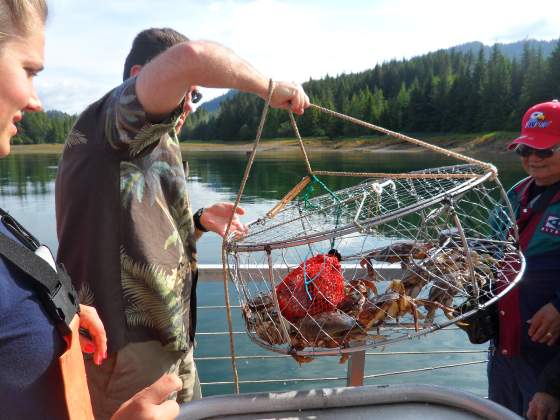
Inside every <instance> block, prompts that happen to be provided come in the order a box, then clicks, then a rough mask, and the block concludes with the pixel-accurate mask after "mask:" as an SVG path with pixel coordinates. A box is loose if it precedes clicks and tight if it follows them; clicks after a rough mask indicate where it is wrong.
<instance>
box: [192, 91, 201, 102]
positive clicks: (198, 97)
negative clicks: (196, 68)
mask: <svg viewBox="0 0 560 420" xmlns="http://www.w3.org/2000/svg"><path fill="white" fill-rule="evenodd" d="M201 99H202V93H200V91H198V90H196V89H194V90H193V91H192V92H191V103H193V104H196V103H198V102H200V100H201Z"/></svg>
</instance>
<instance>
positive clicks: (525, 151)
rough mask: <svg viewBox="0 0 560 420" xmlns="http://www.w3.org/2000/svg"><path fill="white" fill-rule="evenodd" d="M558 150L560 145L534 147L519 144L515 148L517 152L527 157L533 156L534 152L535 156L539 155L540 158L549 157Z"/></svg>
mask: <svg viewBox="0 0 560 420" xmlns="http://www.w3.org/2000/svg"><path fill="white" fill-rule="evenodd" d="M558 150H560V145H558V146H554V147H551V148H550V149H534V148H532V147H529V146H527V145H525V144H519V145H518V146H517V147H516V148H515V153H517V154H518V155H519V156H521V157H525V158H526V157H529V156H531V155H532V154H535V156H537V157H538V158H540V159H547V158H549V157H551V156H552V155H553V154H554V153H555V152H557V151H558Z"/></svg>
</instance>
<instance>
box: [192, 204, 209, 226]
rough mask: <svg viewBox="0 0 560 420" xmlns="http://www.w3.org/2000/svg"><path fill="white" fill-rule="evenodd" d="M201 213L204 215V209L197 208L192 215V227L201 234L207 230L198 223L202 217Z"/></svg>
mask: <svg viewBox="0 0 560 420" xmlns="http://www.w3.org/2000/svg"><path fill="white" fill-rule="evenodd" d="M202 213H204V207H201V208H199V209H198V210H197V211H196V212H195V213H194V214H193V217H192V218H193V222H194V226H195V227H196V228H197V229H198V230H200V231H201V232H208V229H206V228H205V227H204V226H202V223H200V218H201V217H202Z"/></svg>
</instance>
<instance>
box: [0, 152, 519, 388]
mask: <svg viewBox="0 0 560 420" xmlns="http://www.w3.org/2000/svg"><path fill="white" fill-rule="evenodd" d="M185 158H186V159H187V160H188V162H189V180H188V184H189V191H190V195H191V201H192V207H193V208H194V209H197V208H199V207H203V206H205V205H208V204H211V203H214V202H218V201H234V200H235V198H236V196H237V191H238V189H239V185H240V182H241V179H242V177H243V172H244V170H245V166H246V163H247V156H246V154H245V153H244V152H243V153H225V152H219V153H209V152H208V153H207V152H204V153H202V152H196V153H189V154H188V155H186V156H185ZM478 158H479V159H482V160H489V161H491V162H492V163H494V164H495V165H496V166H497V167H498V169H499V173H500V179H501V181H502V183H503V184H504V186H505V187H506V188H508V187H509V186H511V185H512V184H513V183H514V182H515V181H517V180H519V179H520V178H521V177H523V172H522V170H521V168H520V165H519V162H518V160H517V159H515V158H513V157H511V156H509V155H497V154H495V155H492V156H488V157H486V158H485V157H484V156H483V157H480V156H479V157H478ZM310 159H311V163H312V166H313V169H315V170H330V171H356V172H358V171H359V172H403V171H410V170H417V169H424V168H429V167H436V166H443V165H448V164H453V163H456V162H454V161H451V160H446V159H442V158H440V157H438V156H435V155H433V154H418V153H371V152H366V153H360V152H357V151H347V152H322V153H313V152H312V153H310ZM57 163H58V156H57V155H12V156H9V157H8V158H6V159H3V160H2V161H0V206H1V207H2V208H3V209H5V210H7V211H9V212H10V213H11V214H12V215H13V216H14V217H15V218H16V219H18V220H19V221H20V222H21V223H22V224H23V225H24V226H26V227H27V228H28V229H29V230H30V231H31V232H33V233H34V234H35V235H36V236H37V237H38V238H39V239H41V240H42V241H43V242H44V243H46V244H47V245H49V247H50V248H51V249H53V250H54V251H55V250H56V248H57V240H56V232H55V214H54V179H55V176H56V168H57ZM305 174H306V170H305V164H304V162H303V160H302V158H301V155H300V154H299V153H298V152H267V153H262V154H258V155H257V159H256V160H255V163H254V165H253V169H252V173H251V176H250V178H249V180H248V183H247V186H246V189H245V194H244V197H243V199H242V202H241V204H242V206H243V207H244V208H245V210H246V211H247V216H246V217H245V220H246V221H251V220H254V219H256V218H258V217H260V216H262V215H263V214H264V213H266V211H268V210H269V209H270V208H271V207H272V206H273V205H274V204H275V203H276V202H277V200H278V199H279V198H281V197H282V196H283V195H284V194H285V193H286V192H288V191H289V190H290V189H291V188H292V187H293V186H294V185H295V184H296V183H297V182H298V181H299V180H301V178H302V177H303V176H305ZM351 182H352V180H351V179H347V178H340V179H329V188H331V189H339V188H341V187H344V186H347V185H349V183H351ZM220 250H221V239H220V238H218V237H217V236H216V235H204V236H203V238H202V239H201V240H200V241H199V257H200V263H201V264H221V256H220ZM216 280H220V279H216ZM230 294H231V296H230V298H231V301H232V304H235V303H236V302H237V296H236V292H235V289H234V288H233V287H230ZM198 296H199V305H200V306H211V305H223V304H224V295H223V285H222V283H221V281H204V282H201V283H200V285H199V289H198ZM233 315H234V331H238V332H242V331H243V324H242V320H241V317H240V316H239V311H238V310H235V309H234V313H233ZM198 331H199V332H201V333H212V332H225V331H227V322H226V317H225V313H224V312H223V311H221V310H218V309H201V310H200V311H199V327H198ZM235 337H236V341H235V345H236V353H237V354H238V355H245V356H248V355H266V356H274V354H273V353H269V352H267V351H265V350H264V349H261V348H260V347H258V346H257V345H255V344H253V343H252V342H251V341H250V340H249V339H248V338H247V337H246V336H245V335H244V334H236V336H235ZM197 340H198V346H197V349H196V352H195V357H197V358H199V360H198V369H199V373H200V378H201V381H202V382H203V384H205V383H209V382H228V381H231V380H232V378H233V375H232V371H231V363H230V361H229V360H228V359H224V360H205V359H204V358H205V357H210V356H227V355H229V341H228V339H227V337H225V336H223V335H214V334H199V335H198V336H197ZM485 349H486V345H480V346H475V345H471V344H469V343H468V341H467V339H466V336H465V335H464V333H463V332H462V331H459V330H457V329H449V330H441V331H438V332H436V333H433V334H430V335H428V336H427V337H424V338H422V339H419V340H414V341H408V342H402V343H397V344H394V345H391V346H388V347H387V348H386V349H379V350H374V351H372V353H375V354H371V355H369V356H368V358H367V363H366V375H371V378H368V379H366V380H365V383H366V384H383V383H419V382H422V383H430V384H437V385H444V386H449V387H455V388H458V389H461V390H466V391H470V392H473V393H475V394H477V395H482V396H485V395H486V386H487V383H486V365H485V363H483V361H485V360H486V353H485V352H484V350H485ZM443 350H446V351H451V352H448V353H440V352H441V351H443ZM403 353H406V354H403ZM410 353H412V354H410ZM449 365H455V366H454V367H446V366H449ZM238 370H239V378H240V380H241V381H249V382H251V383H242V385H241V391H242V392H255V391H266V390H292V389H308V388H313V387H325V386H343V385H344V384H345V379H334V378H345V376H346V365H340V364H338V358H335V357H326V358H320V359H318V360H316V361H314V362H313V363H311V364H308V365H303V366H301V367H300V366H299V365H298V364H297V363H295V362H294V361H293V360H292V359H291V358H282V357H279V358H269V359H239V360H238ZM397 371H398V372H401V373H400V374H398V375H389V376H385V375H384V374H385V373H388V372H397ZM318 377H322V378H333V379H332V380H329V381H323V382H315V381H313V380H311V379H313V378H318ZM261 379H274V380H276V382H273V383H267V384H263V383H258V381H259V380H261ZM232 390H233V388H232V386H231V385H230V384H208V385H203V392H204V394H205V395H213V394H223V393H230V392H232Z"/></svg>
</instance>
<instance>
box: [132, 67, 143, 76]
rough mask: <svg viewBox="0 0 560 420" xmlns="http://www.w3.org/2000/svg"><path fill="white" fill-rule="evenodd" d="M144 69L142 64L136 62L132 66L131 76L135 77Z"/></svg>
mask: <svg viewBox="0 0 560 420" xmlns="http://www.w3.org/2000/svg"><path fill="white" fill-rule="evenodd" d="M140 70H142V66H141V65H140V64H135V65H133V66H132V67H131V68H130V77H134V76H136V75H138V73H140Z"/></svg>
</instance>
